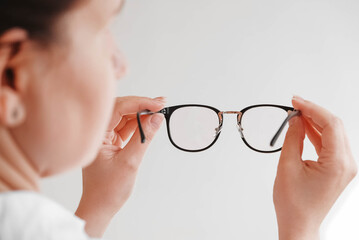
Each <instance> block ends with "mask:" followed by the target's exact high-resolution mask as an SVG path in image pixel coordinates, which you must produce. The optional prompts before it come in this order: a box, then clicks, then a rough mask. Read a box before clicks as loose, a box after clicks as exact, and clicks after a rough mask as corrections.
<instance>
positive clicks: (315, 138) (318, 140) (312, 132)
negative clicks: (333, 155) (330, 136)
mask: <svg viewBox="0 0 359 240" xmlns="http://www.w3.org/2000/svg"><path fill="white" fill-rule="evenodd" d="M303 123H304V127H305V133H306V134H307V136H308V138H309V140H310V142H311V143H312V144H313V146H314V148H315V151H316V152H317V154H318V156H319V154H320V151H321V149H322V135H321V134H320V133H319V131H318V130H317V129H316V128H315V127H314V126H312V125H311V123H310V122H309V121H308V120H307V119H306V118H304V117H303Z"/></svg>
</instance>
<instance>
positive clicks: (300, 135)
mask: <svg viewBox="0 0 359 240" xmlns="http://www.w3.org/2000/svg"><path fill="white" fill-rule="evenodd" d="M304 137H305V128H304V124H303V120H302V118H301V117H294V118H292V119H291V120H290V121H289V128H288V131H287V134H286V137H285V140H284V144H283V148H282V153H281V156H280V159H279V164H283V163H290V162H298V163H299V160H300V161H301V160H302V153H303V142H304Z"/></svg>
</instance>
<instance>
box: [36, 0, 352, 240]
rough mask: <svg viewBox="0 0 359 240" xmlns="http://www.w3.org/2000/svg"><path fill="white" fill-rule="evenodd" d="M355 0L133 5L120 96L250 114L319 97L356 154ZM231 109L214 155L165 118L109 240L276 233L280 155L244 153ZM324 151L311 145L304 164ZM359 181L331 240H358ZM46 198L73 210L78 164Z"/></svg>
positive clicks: (120, 26) (154, 0) (336, 217)
mask: <svg viewBox="0 0 359 240" xmlns="http://www.w3.org/2000/svg"><path fill="white" fill-rule="evenodd" d="M358 12H359V2H358V1H357V0H310V1H309V0H303V1H294V0H275V1H273V0H271V1H268V0H251V1H249V0H247V1H243V0H222V1H218V0H181V1H178V0H177V1H174V0H151V1H148V0H127V2H126V5H125V8H124V11H123V12H122V14H121V16H120V17H119V19H118V21H116V25H115V27H114V31H115V32H116V35H117V37H118V40H119V45H120V47H121V49H122V50H123V52H124V54H125V56H126V58H127V61H128V65H129V73H128V75H127V76H126V77H125V78H124V79H123V80H122V81H120V82H119V85H118V96H125V95H139V96H149V97H156V96H162V95H163V96H167V98H168V104H167V105H168V106H170V105H175V104H185V103H201V104H206V105H212V106H214V107H216V108H218V109H220V110H224V111H225V110H241V109H242V108H244V107H246V106H248V105H252V104H258V103H273V104H283V105H290V104H291V101H290V100H291V97H292V96H293V94H298V95H300V96H302V97H304V98H307V99H310V100H312V101H314V102H316V103H318V104H320V105H322V106H324V107H326V108H328V109H329V110H330V111H332V112H333V113H335V114H336V115H338V116H339V117H340V118H342V120H343V121H344V123H345V126H346V129H347V133H348V135H349V138H350V142H351V146H352V150H353V154H354V156H355V158H356V159H358V158H359V148H358V145H359V126H358V124H359V111H358V109H359V108H358V100H359V97H358V90H359V83H358V80H359V15H358ZM235 120H236V117H235V115H225V119H224V128H223V131H222V134H221V136H220V138H219V140H218V141H217V142H216V144H215V145H214V146H213V147H212V148H211V149H209V150H207V151H205V152H201V153H186V152H181V151H179V150H177V149H175V148H174V147H173V146H172V145H171V144H170V142H169V140H168V137H167V132H166V127H165V125H163V126H162V128H161V129H160V131H159V132H158V134H157V137H156V138H155V139H154V141H153V142H152V144H151V147H150V149H149V150H148V152H147V155H146V156H145V159H144V161H143V164H142V166H141V169H140V172H139V175H138V179H137V183H136V187H135V189H134V192H133V195H132V196H131V198H130V199H129V201H128V202H127V203H126V205H125V206H124V207H123V209H121V211H120V212H119V213H118V214H117V215H116V217H115V218H114V219H113V221H112V223H111V225H110V226H109V228H108V231H107V232H106V234H105V237H106V238H108V239H126V240H145V239H146V240H162V239H163V240H165V239H166V240H168V239H186V240H191V239H193V240H198V239H209V240H217V239H277V226H276V217H275V211H274V206H273V202H272V189H273V182H274V178H275V174H276V167H277V163H278V158H279V154H278V153H275V154H267V155H265V154H260V153H256V152H254V151H252V150H250V149H249V148H247V147H246V146H245V145H244V143H243V142H242V140H241V138H240V135H239V133H238V131H237V130H236V126H235ZM315 157H316V155H315V152H314V151H313V148H312V147H311V146H310V144H309V142H308V141H307V142H306V145H305V150H304V158H305V159H315ZM357 181H358V180H357V178H356V180H354V181H353V182H352V183H351V184H350V185H349V186H348V188H347V189H346V190H345V192H344V193H343V194H342V196H341V197H340V198H339V200H338V201H337V203H336V204H335V205H334V207H333V209H332V210H331V212H330V214H329V215H328V217H327V219H326V220H325V222H324V223H323V225H322V229H321V230H322V239H327V240H334V239H348V240H350V239H359V228H358V223H359V186H358V184H357ZM42 188H43V191H44V192H45V194H46V195H48V196H50V197H51V198H53V199H55V200H56V201H58V202H59V203H61V204H63V205H64V206H66V207H67V208H68V209H69V210H71V211H75V209H76V207H77V204H78V201H79V199H80V196H81V171H80V170H75V171H72V172H69V173H66V174H64V175H62V176H57V177H53V178H50V179H46V180H44V181H43V186H42Z"/></svg>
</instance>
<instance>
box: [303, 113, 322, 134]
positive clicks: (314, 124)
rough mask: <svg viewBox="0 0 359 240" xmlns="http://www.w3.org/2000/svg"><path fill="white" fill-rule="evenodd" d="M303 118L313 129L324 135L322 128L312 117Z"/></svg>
mask: <svg viewBox="0 0 359 240" xmlns="http://www.w3.org/2000/svg"><path fill="white" fill-rule="evenodd" d="M303 118H305V120H306V121H307V122H308V123H310V125H311V126H312V127H314V128H315V129H316V130H317V131H318V132H319V133H322V132H323V128H322V127H320V126H319V125H318V124H316V123H315V122H314V121H313V120H312V119H311V118H310V117H308V116H303Z"/></svg>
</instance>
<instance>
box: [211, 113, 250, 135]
mask: <svg viewBox="0 0 359 240" xmlns="http://www.w3.org/2000/svg"><path fill="white" fill-rule="evenodd" d="M223 114H237V129H238V132H239V133H240V134H241V137H242V138H244V134H243V130H244V129H243V128H242V125H241V123H240V121H241V117H242V112H240V111H222V112H219V113H218V118H219V126H218V127H217V128H215V130H216V133H215V135H214V137H216V136H217V135H218V134H219V133H220V132H221V131H222V126H223Z"/></svg>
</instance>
